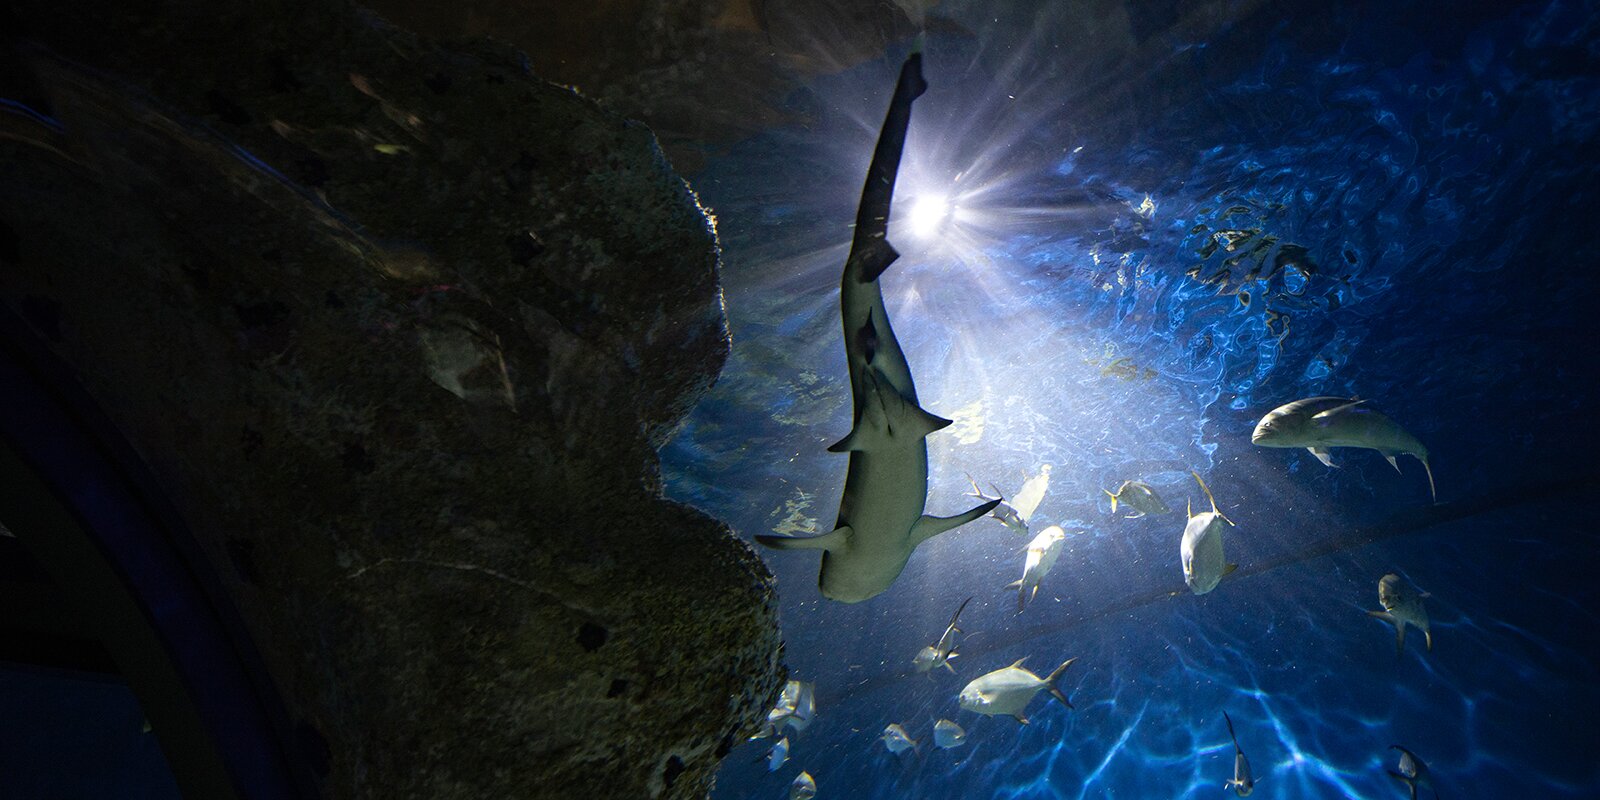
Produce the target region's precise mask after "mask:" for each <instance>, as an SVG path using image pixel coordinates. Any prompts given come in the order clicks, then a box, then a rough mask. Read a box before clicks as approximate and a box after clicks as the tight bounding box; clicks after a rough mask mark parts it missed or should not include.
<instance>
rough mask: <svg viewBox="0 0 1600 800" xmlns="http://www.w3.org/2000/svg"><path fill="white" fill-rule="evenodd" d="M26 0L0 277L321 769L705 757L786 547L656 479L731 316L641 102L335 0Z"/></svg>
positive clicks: (1, 182) (678, 782)
mask: <svg viewBox="0 0 1600 800" xmlns="http://www.w3.org/2000/svg"><path fill="white" fill-rule="evenodd" d="M169 12H170V13H166V14H163V15H155V14H153V13H150V12H148V11H146V12H144V13H143V14H141V13H140V12H136V11H133V10H129V8H127V7H126V6H123V5H120V4H111V3H106V4H99V3H95V2H71V1H70V0H69V1H68V2H60V0H53V1H52V2H49V3H46V2H35V1H34V0H22V1H21V2H19V3H17V4H15V5H14V6H13V9H12V10H11V11H10V12H9V13H10V14H11V15H13V16H14V19H11V20H8V23H9V24H8V27H9V29H10V31H11V33H12V35H14V36H15V37H16V40H15V41H12V42H10V43H9V46H10V47H11V52H10V53H8V54H7V59H8V61H7V64H6V65H4V66H5V68H4V69H0V82H4V83H5V84H6V85H5V87H4V89H5V94H6V95H7V96H9V97H13V98H19V99H21V100H22V101H23V102H24V103H26V104H27V105H28V108H27V109H26V110H24V111H19V112H9V113H7V114H5V115H3V116H4V117H5V119H4V120H0V124H3V125H4V127H3V128H0V244H4V245H5V246H4V247H0V262H3V263H0V266H3V269H0V302H4V303H5V304H6V305H8V306H10V307H11V308H12V309H13V310H14V311H16V312H17V313H18V314H19V315H21V316H22V317H24V318H25V319H27V320H28V321H29V322H30V324H32V326H33V327H34V329H35V330H36V331H37V332H38V334H39V336H40V338H41V339H43V340H46V341H47V342H48V343H49V345H50V347H51V348H52V350H53V351H54V353H55V354H56V355H57V356H59V357H60V358H61V359H62V360H63V361H64V362H65V363H66V364H68V365H70V367H71V368H72V370H73V372H74V373H75V375H76V377H77V378H78V379H79V380H80V381H81V383H82V384H83V386H84V387H85V389H87V390H88V392H89V393H90V394H91V395H92V396H93V397H94V398H95V400H96V401H97V402H98V403H99V404H100V405H101V406H102V408H103V409H104V410H105V412H106V414H107V416H109V417H110V418H111V419H112V420H113V421H114V422H115V423H116V424H117V426H118V428H119V430H120V432H121V433H122V435H124V436H125V437H126V438H127V439H128V441H129V442H130V443H131V444H132V445H133V447H134V448H135V449H136V450H137V451H138V452H139V453H140V454H141V455H142V457H143V458H144V460H145V461H146V462H147V464H148V465H149V467H150V469H151V471H152V472H153V473H154V475H155V476H156V478H157V480H158V481H159V482H160V484H161V486H162V488H163V490H164V491H166V492H167V493H168V494H169V496H170V498H171V499H172V501H173V503H174V504H175V506H176V507H177V508H178V510H179V511H180V512H181V514H182V515H183V517H184V519H185V520H186V521H187V523H188V524H189V526H190V527H191V528H192V530H193V531H194V532H195V535H196V537H197V538H198V540H199V543H200V544H201V546H202V547H203V548H204V549H205V551H206V555H207V557H208V558H209V561H210V562H211V564H212V565H213V566H214V567H215V569H216V571H217V572H218V573H219V575H220V576H221V578H222V580H223V582H224V584H225V585H226V588H227V589H228V592H229V594H230V595H231V596H232V598H233V600H234V601H235V602H236V603H237V605H238V608H239V611H240V612H241V614H242V616H243V618H244V620H245V622H246V625H247V627H248V629H249V634H250V636H251V638H252V640H253V641H254V642H255V644H256V645H257V646H258V647H259V649H260V650H261V651H262V654H263V657H264V658H265V660H266V664H267V668H268V671H269V672H270V674H271V676H272V678H273V680H274V682H275V683H276V685H277V687H278V688H279V690H280V692H281V693H282V695H283V698H284V701H285V703H286V705H287V706H288V709H289V711H290V712H291V713H292V714H293V715H294V716H295V717H296V721H297V723H298V724H299V725H300V726H301V727H302V728H303V729H304V730H306V731H314V733H312V734H308V735H307V736H306V737H304V738H306V739H308V740H309V744H308V745H307V751H308V753H310V756H308V757H311V758H313V759H314V760H316V761H318V762H319V763H318V765H317V766H318V770H319V773H320V777H321V780H322V784H323V790H324V793H325V795H326V796H328V797H332V798H355V797H385V798H391V797H393V798H400V797H428V798H458V797H459V798H469V797H470V798H483V797H519V798H541V797H570V796H572V792H573V791H574V788H575V787H579V786H581V787H582V790H583V791H584V792H585V793H587V794H589V795H592V796H596V797H692V796H703V795H704V794H705V792H706V790H707V789H708V787H709V786H710V783H711V778H712V775H713V772H714V771H715V769H716V766H717V762H718V761H719V760H720V758H721V757H722V756H723V755H725V754H726V752H727V750H728V749H729V748H730V747H731V746H732V744H733V743H734V742H736V741H739V740H740V739H741V738H742V736H743V735H744V734H745V733H747V732H748V731H750V730H753V728H754V726H755V724H756V722H757V721H758V720H759V719H760V718H761V717H762V714H763V712H764V711H765V709H766V708H767V707H768V706H770V705H771V702H772V699H773V698H774V697H775V696H776V693H777V689H778V686H779V685H780V684H781V682H782V678H783V675H782V668H781V665H780V642H779V638H778V631H777V624H776V609H775V599H774V596H773V590H772V578H771V576H770V574H769V573H768V572H767V570H766V569H765V567H764V566H763V565H762V564H761V562H760V561H759V560H758V559H757V558H756V557H755V555H754V554H753V553H752V552H751V551H750V549H749V547H748V546H747V545H745V544H744V543H742V542H741V541H740V540H739V539H738V538H737V537H735V536H734V535H733V534H732V533H731V532H730V531H729V530H728V529H727V527H726V526H725V525H723V524H721V523H719V522H717V521H716V520H713V519H710V518H708V517H706V516H704V515H702V514H700V513H699V512H696V511H694V510H693V509H690V508H687V507H685V506H682V505H679V504H676V503H673V502H670V501H668V500H665V499H663V498H662V496H661V494H660V477H659V469H658V465H657V461H656V458H657V456H656V452H655V450H656V448H657V447H658V446H659V445H660V444H661V443H662V442H664V441H665V440H666V439H667V438H668V437H669V436H670V435H671V433H672V431H673V430H674V429H675V427H676V426H677V425H678V424H679V423H680V422H681V420H682V418H683V416H684V414H685V413H686V412H687V410H688V409H689V408H690V407H691V405H692V404H693V403H694V402H695V400H696V399H697V398H698V397H699V395H700V394H701V393H702V392H703V391H704V390H705V389H706V388H707V387H708V386H709V385H710V384H711V382H712V381H713V380H714V379H715V377H716V375H717V372H718V371H719V370H720V368H721V365H722V362H723V360H724V359H725V358H726V355H727V351H728V335H727V330H726V325H725V319H724V316H723V311H722V305H721V292H720V289H719V285H718V277H717V269H718V250H717V243H716V237H715V233H714V230H713V228H712V226H711V224H710V222H709V221H708V218H707V216H706V214H705V213H704V211H703V210H702V209H701V208H700V207H699V206H698V204H697V203H696V201H695V198H694V195H693V194H692V192H690V191H689V189H688V187H687V186H686V185H685V184H684V183H683V181H682V180H681V179H679V178H678V177H677V176H676V175H675V174H674V173H673V172H672V170H671V168H670V167H669V166H668V164H667V163H666V161H665V159H664V158H663V157H662V155H661V152H660V150H659V148H658V147H657V145H656V143H655V140H654V138H653V136H652V135H651V133H650V132H649V131H648V130H647V129H645V128H644V127H643V126H641V125H639V124H637V123H630V122H627V121H625V120H623V119H621V118H619V117H616V116H613V115H611V114H609V113H606V112H604V111H602V110H601V109H599V108H598V107H597V106H596V105H594V104H593V103H591V102H590V101H587V100H585V99H583V98H581V97H579V96H577V95H576V94H574V93H573V92H571V91H570V90H567V89H564V88H561V87H558V86H555V85H552V84H548V83H544V82H541V81H539V80H537V79H535V78H534V77H532V76H530V75H529V74H528V73H527V72H526V70H525V68H524V65H523V62H522V59H521V58H520V56H519V55H518V54H517V53H515V52H514V51H510V50H503V49H500V48H498V47H496V46H493V45H489V44H482V45H478V46H475V47H474V48H473V49H472V50H471V51H470V52H467V51H461V50H446V49H442V48H441V47H439V46H436V45H434V44H431V43H429V42H428V41H426V40H424V39H420V38H418V37H416V36H414V35H411V34H407V33H404V32H401V31H398V30H395V29H393V28H390V27H388V26H387V25H385V24H383V23H382V22H380V21H378V20H376V19H375V18H372V17H370V16H368V15H365V14H364V13H362V12H359V11H357V10H356V9H354V8H353V7H350V6H347V5H343V4H339V3H334V4H324V3H311V2H303V3H302V2H281V3H275V4H249V3H220V4H210V5H208V6H207V7H206V9H205V12H204V13H203V14H191V13H189V12H179V11H178V10H177V5H176V4H175V5H174V7H173V9H169Z"/></svg>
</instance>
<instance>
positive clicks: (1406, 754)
mask: <svg viewBox="0 0 1600 800" xmlns="http://www.w3.org/2000/svg"><path fill="white" fill-rule="evenodd" d="M1389 749H1390V750H1399V751H1400V769H1399V771H1398V772H1396V771H1395V770H1392V769H1391V770H1388V772H1389V774H1390V775H1391V776H1393V777H1394V778H1395V779H1396V780H1398V781H1400V782H1401V783H1404V784H1405V785H1406V788H1407V789H1410V790H1411V800H1417V789H1419V788H1422V789H1427V790H1428V791H1430V792H1433V797H1434V800H1439V790H1438V789H1435V788H1434V787H1433V775H1432V774H1431V773H1430V772H1429V771H1428V765H1427V764H1424V763H1422V759H1420V758H1417V754H1416V753H1413V752H1411V751H1410V750H1407V749H1405V748H1404V747H1401V746H1400V745H1397V744H1391V745H1389Z"/></svg>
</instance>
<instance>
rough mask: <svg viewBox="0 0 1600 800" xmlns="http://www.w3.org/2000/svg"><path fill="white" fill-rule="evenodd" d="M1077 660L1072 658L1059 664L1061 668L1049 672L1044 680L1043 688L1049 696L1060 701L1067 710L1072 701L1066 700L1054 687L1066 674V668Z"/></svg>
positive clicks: (1064, 695)
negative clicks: (1047, 691) (1047, 690)
mask: <svg viewBox="0 0 1600 800" xmlns="http://www.w3.org/2000/svg"><path fill="white" fill-rule="evenodd" d="M1077 660H1078V659H1077V658H1076V657H1073V658H1069V659H1067V660H1066V661H1063V662H1061V666H1059V667H1056V668H1055V671H1053V672H1051V673H1050V674H1049V675H1048V676H1046V677H1045V679H1044V683H1045V688H1047V689H1049V690H1050V696H1051V697H1054V698H1055V699H1057V700H1060V701H1061V705H1064V706H1066V707H1067V708H1072V701H1071V700H1069V699H1067V695H1066V693H1065V692H1063V691H1061V690H1060V689H1059V688H1057V687H1056V682H1057V681H1059V680H1061V676H1062V675H1063V674H1065V673H1066V671H1067V667H1070V666H1072V662H1074V661H1077ZM1074 710H1076V709H1074Z"/></svg>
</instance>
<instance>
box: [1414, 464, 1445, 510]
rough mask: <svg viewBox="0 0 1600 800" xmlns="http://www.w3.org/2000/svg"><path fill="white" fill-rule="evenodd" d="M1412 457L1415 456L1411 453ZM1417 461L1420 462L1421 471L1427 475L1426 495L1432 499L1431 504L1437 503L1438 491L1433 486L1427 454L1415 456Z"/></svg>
mask: <svg viewBox="0 0 1600 800" xmlns="http://www.w3.org/2000/svg"><path fill="white" fill-rule="evenodd" d="M1412 455H1417V454H1415V453H1413V454H1412ZM1417 460H1418V461H1421V462H1422V471H1423V472H1426V473H1428V495H1429V496H1430V497H1432V498H1433V502H1435V503H1437V502H1439V490H1438V489H1435V488H1434V486H1433V468H1432V467H1430V466H1428V454H1427V453H1423V454H1421V455H1417Z"/></svg>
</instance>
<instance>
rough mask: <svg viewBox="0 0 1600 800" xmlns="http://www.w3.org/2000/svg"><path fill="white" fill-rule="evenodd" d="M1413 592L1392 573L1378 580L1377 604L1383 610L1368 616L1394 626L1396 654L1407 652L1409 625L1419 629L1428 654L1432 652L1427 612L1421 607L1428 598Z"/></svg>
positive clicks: (1425, 594)
mask: <svg viewBox="0 0 1600 800" xmlns="http://www.w3.org/2000/svg"><path fill="white" fill-rule="evenodd" d="M1413 588H1414V587H1411V586H1409V585H1407V584H1406V582H1405V581H1404V580H1402V579H1401V578H1400V576H1399V575H1396V574H1394V573H1393V572H1391V573H1389V574H1388V575H1385V576H1383V577H1382V578H1379V579H1378V604H1379V605H1381V606H1383V610H1382V611H1368V612H1367V613H1368V614H1370V615H1372V616H1374V617H1377V618H1378V619H1381V620H1383V621H1384V622H1387V623H1389V624H1390V625H1393V626H1394V651H1395V652H1396V653H1400V652H1403V651H1404V650H1405V647H1406V626H1407V625H1411V626H1413V627H1415V628H1418V629H1420V630H1421V631H1422V640H1423V641H1424V642H1426V643H1427V647H1428V650H1429V651H1430V652H1431V651H1432V650H1433V634H1432V633H1431V632H1430V631H1429V630H1428V609H1426V608H1424V607H1423V606H1422V598H1424V597H1428V596H1429V595H1428V593H1427V592H1420V593H1419V592H1416V591H1413Z"/></svg>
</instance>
